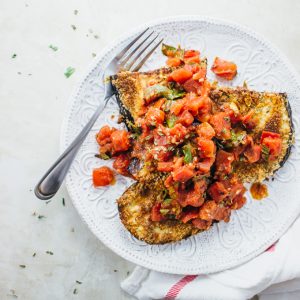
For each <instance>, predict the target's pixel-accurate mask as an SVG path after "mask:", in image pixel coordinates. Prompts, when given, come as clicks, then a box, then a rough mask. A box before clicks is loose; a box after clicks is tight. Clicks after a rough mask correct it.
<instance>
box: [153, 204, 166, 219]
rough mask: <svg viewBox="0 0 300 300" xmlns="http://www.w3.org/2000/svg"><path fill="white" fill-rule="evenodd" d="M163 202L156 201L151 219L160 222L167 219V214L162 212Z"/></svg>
mask: <svg viewBox="0 0 300 300" xmlns="http://www.w3.org/2000/svg"><path fill="white" fill-rule="evenodd" d="M160 209H161V203H156V204H155V205H154V206H153V207H152V209H151V221H153V222H160V221H163V220H165V219H166V218H165V216H164V215H162V214H161V212H160Z"/></svg>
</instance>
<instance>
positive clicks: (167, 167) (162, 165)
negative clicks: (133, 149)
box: [157, 162, 174, 172]
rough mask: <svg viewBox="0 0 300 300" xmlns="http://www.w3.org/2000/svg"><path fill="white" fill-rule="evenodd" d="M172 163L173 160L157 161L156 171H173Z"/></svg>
mask: <svg viewBox="0 0 300 300" xmlns="http://www.w3.org/2000/svg"><path fill="white" fill-rule="evenodd" d="M173 167H174V163H173V162H158V163H157V171H160V172H171V171H173Z"/></svg>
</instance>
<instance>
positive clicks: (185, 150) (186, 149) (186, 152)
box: [182, 144, 193, 164]
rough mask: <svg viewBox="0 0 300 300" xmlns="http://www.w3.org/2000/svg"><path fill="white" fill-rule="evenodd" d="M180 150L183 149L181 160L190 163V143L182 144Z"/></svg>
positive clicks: (191, 159) (191, 158)
mask: <svg viewBox="0 0 300 300" xmlns="http://www.w3.org/2000/svg"><path fill="white" fill-rule="evenodd" d="M182 151H183V154H184V158H183V161H184V162H185V163H186V164H189V163H191V162H192V161H193V156H192V149H191V145H190V144H187V145H184V146H183V147H182Z"/></svg>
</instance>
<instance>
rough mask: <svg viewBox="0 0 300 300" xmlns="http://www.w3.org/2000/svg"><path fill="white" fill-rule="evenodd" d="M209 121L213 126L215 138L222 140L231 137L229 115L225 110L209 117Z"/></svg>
mask: <svg viewBox="0 0 300 300" xmlns="http://www.w3.org/2000/svg"><path fill="white" fill-rule="evenodd" d="M209 122H210V124H211V125H212V127H213V128H214V130H215V132H216V137H217V138H219V139H223V140H228V139H230V138H231V133H230V129H231V124H230V117H229V116H228V114H227V113H226V112H219V113H216V114H215V115H213V116H212V117H211V118H210V120H209Z"/></svg>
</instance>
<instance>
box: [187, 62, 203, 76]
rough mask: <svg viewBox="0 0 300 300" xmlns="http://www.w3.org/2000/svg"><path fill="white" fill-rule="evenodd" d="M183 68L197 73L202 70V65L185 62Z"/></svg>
mask: <svg viewBox="0 0 300 300" xmlns="http://www.w3.org/2000/svg"><path fill="white" fill-rule="evenodd" d="M183 68H184V69H185V70H188V71H190V72H192V73H193V74H195V73H197V72H198V71H199V70H200V65H199V64H194V63H190V64H185V65H184V67H183Z"/></svg>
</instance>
